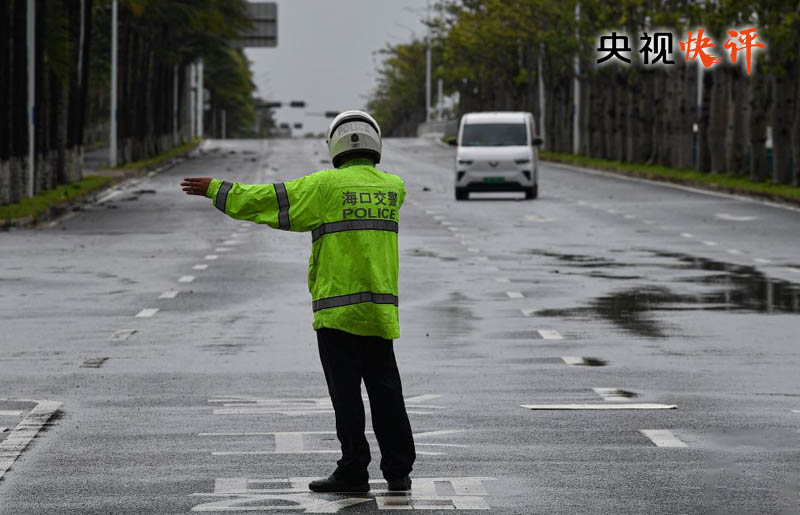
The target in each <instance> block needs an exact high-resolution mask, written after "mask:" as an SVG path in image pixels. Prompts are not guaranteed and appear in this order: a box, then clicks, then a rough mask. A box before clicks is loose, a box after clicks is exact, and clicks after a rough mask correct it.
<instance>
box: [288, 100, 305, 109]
mask: <svg viewBox="0 0 800 515" xmlns="http://www.w3.org/2000/svg"><path fill="white" fill-rule="evenodd" d="M305 106H306V102H305V100H292V101H291V102H289V107H305Z"/></svg>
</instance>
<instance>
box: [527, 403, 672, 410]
mask: <svg viewBox="0 0 800 515" xmlns="http://www.w3.org/2000/svg"><path fill="white" fill-rule="evenodd" d="M520 406H522V407H523V408H527V409H529V410H651V409H676V408H677V406H676V405H674V404H520Z"/></svg>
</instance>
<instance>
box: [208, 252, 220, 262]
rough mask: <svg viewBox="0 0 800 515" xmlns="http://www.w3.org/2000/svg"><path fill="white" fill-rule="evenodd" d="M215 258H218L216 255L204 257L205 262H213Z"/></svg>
mask: <svg viewBox="0 0 800 515" xmlns="http://www.w3.org/2000/svg"><path fill="white" fill-rule="evenodd" d="M217 258H219V256H218V255H216V254H209V255H207V256H206V257H205V260H206V261H214V260H215V259H217Z"/></svg>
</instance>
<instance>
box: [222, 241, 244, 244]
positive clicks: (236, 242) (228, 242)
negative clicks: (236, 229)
mask: <svg viewBox="0 0 800 515" xmlns="http://www.w3.org/2000/svg"><path fill="white" fill-rule="evenodd" d="M240 243H241V242H240V241H237V240H225V241H223V242H222V244H223V245H239V244H240Z"/></svg>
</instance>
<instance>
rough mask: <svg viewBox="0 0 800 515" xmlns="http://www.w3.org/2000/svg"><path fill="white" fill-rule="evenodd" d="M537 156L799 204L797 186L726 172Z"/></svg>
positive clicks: (554, 153) (605, 160)
mask: <svg viewBox="0 0 800 515" xmlns="http://www.w3.org/2000/svg"><path fill="white" fill-rule="evenodd" d="M539 157H541V158H542V159H543V160H545V161H554V162H557V163H566V164H574V165H579V166H585V167H588V168H596V169H599V170H607V171H610V172H617V173H621V174H624V175H631V176H635V177H643V178H646V179H651V180H654V181H666V182H674V183H678V184H684V185H687V186H696V187H699V188H706V189H712V190H716V191H726V192H729V193H739V194H745V195H747V194H751V195H756V196H759V197H766V198H771V199H773V200H784V201H788V202H791V203H793V204H800V187H797V186H785V185H779V184H771V183H768V182H753V181H751V180H750V179H749V178H748V177H742V176H736V175H730V174H710V173H702V172H698V171H696V170H691V169H686V168H669V167H666V166H660V165H652V164H636V163H622V162H619V161H610V160H607V159H599V158H596V157H586V156H582V155H575V154H560V153H557V152H545V151H541V152H539Z"/></svg>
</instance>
